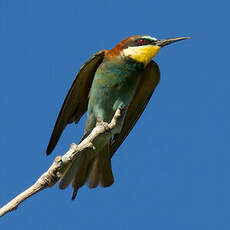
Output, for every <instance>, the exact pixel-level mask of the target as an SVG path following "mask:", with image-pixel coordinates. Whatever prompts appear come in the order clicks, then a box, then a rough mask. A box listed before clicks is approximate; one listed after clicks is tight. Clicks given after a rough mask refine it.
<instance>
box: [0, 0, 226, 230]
mask: <svg viewBox="0 0 230 230" xmlns="http://www.w3.org/2000/svg"><path fill="white" fill-rule="evenodd" d="M229 7H230V4H229V3H227V1H221V0H220V1H197V0H195V1H182V0H181V1H178V0H174V1H170V0H165V1H152V0H142V1H131V0H129V1H124V0H116V1H107V0H104V1H102V0H99V1H73V0H70V1H59V0H56V1H55V0H50V1H44V0H39V1H33V0H27V1H26V0H20V1H18V0H17V1H16V0H15V1H13V0H11V1H10V0H0V79H1V84H0V106H1V112H0V116H1V120H0V127H1V135H0V146H1V167H0V177H1V189H0V204H1V205H3V204H4V203H5V202H7V201H9V200H10V199H12V198H13V197H14V196H15V195H17V194H18V193H20V192H21V191H23V190H24V189H25V188H27V187H28V186H30V185H31V184H32V183H33V182H34V181H35V180H36V179H37V178H38V176H39V175H40V174H41V173H43V172H44V171H45V170H46V169H47V168H48V167H49V165H50V164H51V162H52V161H53V159H54V158H55V156H56V155H59V154H62V153H64V152H65V151H66V150H67V149H68V148H69V145H70V144H71V143H72V142H76V143H77V142H78V140H79V139H80V137H81V135H82V133H83V128H84V122H85V121H84V120H83V121H82V122H81V123H80V125H78V126H75V125H72V126H68V128H67V129H66V130H65V132H64V133H63V136H62V138H61V140H60V141H59V143H58V145H57V147H56V149H55V152H54V153H53V154H52V155H51V156H49V157H47V156H46V154H45V150H46V146H47V144H48V141H49V137H50V134H51V132H52V129H53V126H54V123H55V120H56V117H57V114H58V111H59V109H60V107H61V105H62V102H63V100H64V98H65V95H66V93H67V91H68V89H69V87H70V85H71V83H72V81H73V79H74V77H75V74H76V73H77V71H78V69H79V68H80V66H81V65H82V64H83V63H84V62H85V61H86V60H87V59H88V58H89V57H90V56H91V55H92V54H94V53H95V52H96V51H98V50H100V49H103V48H105V49H110V48H112V47H113V46H114V45H116V44H117V43H118V42H119V41H121V40H122V39H124V38H126V37H128V36H131V35H136V34H149V35H152V36H155V37H157V38H167V37H174V36H191V37H193V39H192V40H187V41H184V42H180V43H177V44H175V45H172V46H168V47H166V48H164V49H162V50H161V52H160V53H159V55H158V56H157V57H156V58H155V60H156V61H157V62H158V64H159V66H160V68H161V82H160V84H159V86H158V87H157V89H156V91H155V93H154V95H153V97H152V99H151V101H150V103H149V105H148V107H147V109H146V111H145V112H144V114H143V115H142V117H141V119H140V121H139V122H138V124H137V125H136V126H135V128H134V130H133V132H132V133H131V134H130V135H129V137H128V138H127V139H126V141H125V143H124V144H123V145H122V146H121V148H120V149H119V151H118V152H117V153H116V155H115V156H114V158H113V161H112V163H113V171H114V174H115V183H114V185H113V186H111V187H109V188H107V189H102V188H98V189H95V190H89V189H88V188H87V187H84V188H83V189H81V190H80V192H79V196H78V197H77V199H76V200H75V201H74V202H73V201H71V195H72V188H71V187H69V188H68V189H67V190H64V191H61V190H59V189H58V187H57V186H55V187H53V188H51V189H47V190H46V191H42V192H40V193H39V194H37V195H35V196H34V197H32V198H31V199H29V200H27V201H26V202H24V203H23V204H22V205H21V206H20V207H19V209H18V210H17V211H15V212H13V213H10V214H7V215H6V216H5V217H4V218H2V219H1V220H0V228H1V229H4V230H8V229H25V230H26V229H33V230H37V229H44V230H46V229H56V230H59V229H110V230H113V229H116V230H117V229H137V230H139V229H157V230H167V229H170V230H171V229H176V230H185V229H186V230H190V229H191V230H194V229H196V230H204V229H209V230H213V229H218V230H225V229H230V198H229V197H230V195H229V194H230V179H229V177H230V153H229V149H230V141H229V130H230V107H229V98H230V75H229V38H230V32H229V21H230V17H229Z"/></svg>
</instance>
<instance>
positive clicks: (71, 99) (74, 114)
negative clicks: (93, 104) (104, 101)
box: [46, 50, 105, 155]
mask: <svg viewBox="0 0 230 230" xmlns="http://www.w3.org/2000/svg"><path fill="white" fill-rule="evenodd" d="M104 54H105V50H101V51H99V52H97V53H96V54H95V55H94V56H92V57H91V58H90V59H89V60H88V61H87V62H86V63H85V64H84V65H83V66H82V67H81V69H80V71H79V73H78V74H77V76H76V78H75V80H74V82H73V84H72V86H71V88H70V90H69V92H68V94H67V96H66V98H65V101H64V103H63V105H62V108H61V110H60V112H59V115H58V118H57V121H56V124H55V126H54V130H53V132H52V135H51V138H50V141H49V144H48V147H47V150H46V153H47V155H48V154H50V153H51V152H52V151H53V149H54V148H55V146H56V144H57V142H58V140H59V138H60V136H61V134H62V132H63V130H64V128H65V127H66V125H67V124H69V123H72V122H74V121H75V122H76V123H77V122H78V121H79V120H80V118H81V117H82V115H83V114H84V113H85V112H86V110H87V106H88V95H89V91H90V88H91V85H92V81H93V78H94V74H95V72H96V70H97V68H98V66H99V65H100V64H101V62H102V61H103V58H104Z"/></svg>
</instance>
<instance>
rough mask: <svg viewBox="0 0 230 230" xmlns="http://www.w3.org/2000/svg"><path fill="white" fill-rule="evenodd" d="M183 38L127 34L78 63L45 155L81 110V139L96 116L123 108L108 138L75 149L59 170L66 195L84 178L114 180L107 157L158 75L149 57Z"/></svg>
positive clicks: (92, 184)
mask: <svg viewBox="0 0 230 230" xmlns="http://www.w3.org/2000/svg"><path fill="white" fill-rule="evenodd" d="M188 38H190V37H176V38H167V39H157V38H155V37H152V36H149V35H135V36H131V37H128V38H126V39H124V40H123V41H121V42H120V43H119V44H118V45H116V46H115V47H113V48H112V49H110V50H101V51H99V52H97V53H96V54H94V55H93V56H92V57H91V58H90V59H89V60H88V61H86V62H85V64H84V65H83V66H82V67H81V68H80V70H79V72H78V74H77V75H76V77H75V79H74V81H73V83H72V86H71V88H70V89H69V91H68V94H67V96H66V98H65V100H64V103H63V105H62V107H61V110H60V112H59V115H58V118H57V120H56V123H55V126H54V129H53V132H52V135H51V138H50V141H49V144H48V147H47V150H46V153H47V155H49V154H50V153H51V152H52V151H53V150H54V148H55V146H56V144H57V142H58V140H59V138H60V136H61V134H62V132H63V130H64V129H65V127H66V126H67V125H68V124H70V123H73V122H75V123H76V124H77V123H78V122H79V120H80V119H81V117H82V116H83V115H84V114H85V113H86V112H87V119H86V126H85V131H84V134H83V137H82V139H81V141H82V140H84V139H85V138H86V137H87V136H88V135H89V134H90V133H91V131H92V130H93V129H94V128H95V126H96V124H97V122H98V121H101V122H105V123H109V122H110V121H111V119H112V118H113V116H114V114H115V112H116V110H117V109H118V108H122V109H123V111H124V116H122V120H121V122H120V123H119V125H118V127H116V133H115V134H114V135H113V136H112V137H111V138H109V139H108V138H107V139H106V138H105V139H103V140H101V141H100V146H99V147H97V148H96V149H94V150H92V151H87V152H83V153H81V154H80V156H78V157H77V159H75V160H74V161H73V162H71V163H70V165H69V166H68V167H67V169H66V171H65V172H64V173H63V176H62V178H61V182H60V184H59V188H60V189H65V188H66V187H68V186H69V184H70V183H72V186H73V195H72V199H75V197H76V195H77V192H78V189H79V188H80V187H82V186H83V185H84V184H85V183H88V187H89V188H96V187H97V186H98V185H101V186H102V187H108V186H110V185H112V184H113V183H114V176H113V172H112V166H111V158H112V156H113V155H114V153H115V152H116V151H117V149H118V148H119V146H120V145H121V144H122V142H123V141H124V139H125V138H126V137H127V135H128V134H129V132H130V131H131V130H132V128H133V127H134V125H135V124H136V122H137V120H138V119H139V117H140V116H141V114H142V112H143V111H144V109H145V107H146V105H147V104H148V102H149V100H150V98H151V96H152V94H153V92H154V90H155V88H156V86H157V85H158V83H159V80H160V70H159V67H158V64H157V63H156V62H154V61H153V60H152V59H153V57H154V56H156V54H157V53H158V52H159V50H160V49H161V48H162V47H165V46H167V45H169V44H172V43H175V42H178V41H182V40H185V39H188Z"/></svg>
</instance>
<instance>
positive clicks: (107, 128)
mask: <svg viewBox="0 0 230 230" xmlns="http://www.w3.org/2000/svg"><path fill="white" fill-rule="evenodd" d="M97 125H102V126H103V127H104V128H105V131H106V132H110V128H109V124H108V123H107V122H104V121H103V120H102V118H100V117H98V118H97Z"/></svg>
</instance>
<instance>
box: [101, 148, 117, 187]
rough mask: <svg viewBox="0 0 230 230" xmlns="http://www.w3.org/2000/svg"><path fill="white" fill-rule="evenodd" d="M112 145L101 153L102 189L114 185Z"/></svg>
mask: <svg viewBox="0 0 230 230" xmlns="http://www.w3.org/2000/svg"><path fill="white" fill-rule="evenodd" d="M109 146H110V145H107V146H106V148H107V151H106V149H105V150H104V151H102V152H100V153H99V156H98V157H99V162H100V164H99V181H100V185H101V186H102V187H108V186H110V185H112V184H113V182H114V177H113V171H112V165H111V157H110V149H109Z"/></svg>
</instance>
